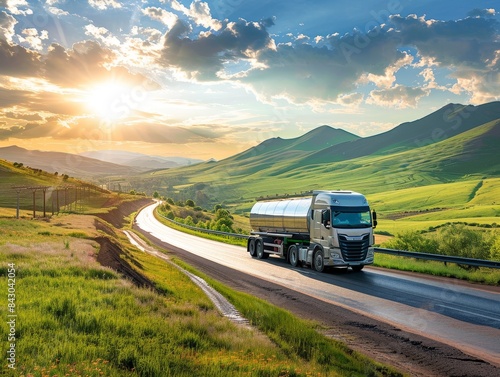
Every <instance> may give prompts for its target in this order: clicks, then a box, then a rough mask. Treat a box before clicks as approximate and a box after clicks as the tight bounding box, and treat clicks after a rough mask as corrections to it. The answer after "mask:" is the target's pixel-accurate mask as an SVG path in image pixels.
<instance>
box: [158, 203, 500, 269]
mask: <svg viewBox="0 0 500 377" xmlns="http://www.w3.org/2000/svg"><path fill="white" fill-rule="evenodd" d="M158 215H159V216H161V217H162V218H164V219H165V220H168V221H170V222H172V223H174V224H176V225H179V226H182V227H184V228H187V229H191V230H195V231H197V232H203V233H209V234H217V235H219V236H226V237H235V238H242V239H248V237H249V236H247V235H244V234H238V233H228V232H221V231H218V230H211V229H203V228H197V227H195V226H190V225H186V224H182V223H179V222H177V221H174V220H172V219H169V218H167V217H165V216H163V215H162V214H160V213H158ZM375 252H376V253H380V254H388V255H396V256H400V257H408V258H416V259H423V260H432V261H436V262H443V263H445V264H446V263H456V264H463V265H467V266H475V267H487V268H500V261H491V260H483V259H474V258H463V257H454V256H449V255H440V254H431V253H418V252H415V251H406V250H393V249H383V248H380V247H376V248H375Z"/></svg>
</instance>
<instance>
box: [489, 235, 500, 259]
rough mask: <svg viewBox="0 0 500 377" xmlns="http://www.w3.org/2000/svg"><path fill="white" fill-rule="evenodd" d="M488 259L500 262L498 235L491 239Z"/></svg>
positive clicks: (499, 238)
mask: <svg viewBox="0 0 500 377" xmlns="http://www.w3.org/2000/svg"><path fill="white" fill-rule="evenodd" d="M490 259H491V260H498V261H500V235H496V236H495V237H494V238H493V241H492V243H491V247H490Z"/></svg>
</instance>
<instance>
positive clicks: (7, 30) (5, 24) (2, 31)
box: [0, 12, 17, 43]
mask: <svg viewBox="0 0 500 377" xmlns="http://www.w3.org/2000/svg"><path fill="white" fill-rule="evenodd" d="M16 24H17V21H16V19H15V18H14V17H13V16H11V15H10V14H7V13H5V12H0V38H4V39H5V40H6V41H7V42H9V43H10V42H12V38H13V37H14V35H15V31H14V27H15V26H16Z"/></svg>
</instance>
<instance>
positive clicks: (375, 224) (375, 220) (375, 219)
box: [372, 211, 377, 229]
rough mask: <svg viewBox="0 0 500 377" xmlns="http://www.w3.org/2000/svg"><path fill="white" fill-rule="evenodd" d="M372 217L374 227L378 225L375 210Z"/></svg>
mask: <svg viewBox="0 0 500 377" xmlns="http://www.w3.org/2000/svg"><path fill="white" fill-rule="evenodd" d="M372 218H373V229H375V228H376V227H377V212H375V211H373V212H372Z"/></svg>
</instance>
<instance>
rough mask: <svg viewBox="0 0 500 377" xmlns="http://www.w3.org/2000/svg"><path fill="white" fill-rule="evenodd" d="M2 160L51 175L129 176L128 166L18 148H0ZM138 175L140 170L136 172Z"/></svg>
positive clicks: (87, 176)
mask: <svg viewBox="0 0 500 377" xmlns="http://www.w3.org/2000/svg"><path fill="white" fill-rule="evenodd" d="M0 158H2V159H5V160H8V161H11V162H18V163H23V164H24V165H25V166H30V167H32V168H37V169H42V170H44V171H47V172H49V173H55V172H58V173H59V174H67V175H69V176H74V177H78V178H95V177H98V176H110V175H128V174H130V171H131V168H130V167H128V166H123V165H118V164H112V163H109V162H103V161H100V160H96V159H93V158H88V157H84V156H79V155H74V154H70V153H62V152H42V151H32V150H27V149H24V148H20V147H17V146H15V145H14V146H10V147H3V148H0ZM135 171H136V172H137V173H138V172H139V171H140V170H139V169H136V170H135Z"/></svg>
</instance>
